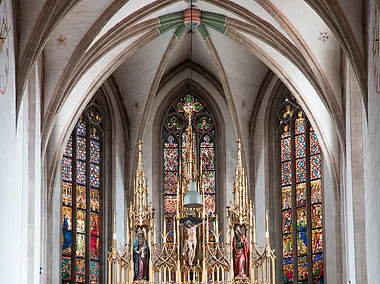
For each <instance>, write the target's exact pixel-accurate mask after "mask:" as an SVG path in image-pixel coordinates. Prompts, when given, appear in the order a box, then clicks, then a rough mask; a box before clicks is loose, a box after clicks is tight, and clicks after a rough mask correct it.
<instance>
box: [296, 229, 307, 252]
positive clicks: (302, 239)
mask: <svg viewBox="0 0 380 284" xmlns="http://www.w3.org/2000/svg"><path fill="white" fill-rule="evenodd" d="M307 244H308V242H307V232H306V231H301V232H298V233H297V249H298V256H300V255H306V254H307Z"/></svg>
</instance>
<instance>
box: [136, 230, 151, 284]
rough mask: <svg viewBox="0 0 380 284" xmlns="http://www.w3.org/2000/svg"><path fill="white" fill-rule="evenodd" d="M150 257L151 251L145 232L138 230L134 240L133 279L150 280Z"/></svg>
mask: <svg viewBox="0 0 380 284" xmlns="http://www.w3.org/2000/svg"><path fill="white" fill-rule="evenodd" d="M149 257H150V251H149V246H148V244H147V241H146V239H145V235H144V232H143V231H142V230H141V229H138V230H137V234H136V238H135V240H134V242H133V262H134V272H135V274H134V277H133V280H149V273H148V269H149Z"/></svg>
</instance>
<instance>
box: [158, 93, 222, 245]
mask: <svg viewBox="0 0 380 284" xmlns="http://www.w3.org/2000/svg"><path fill="white" fill-rule="evenodd" d="M189 102H190V103H192V105H193V106H194V108H196V115H195V117H194V118H193V119H192V123H193V130H194V136H193V139H194V143H193V144H194V151H193V153H194V156H195V153H196V158H197V165H198V167H197V168H198V170H199V171H200V170H201V171H200V172H201V175H202V186H203V190H204V193H205V212H206V213H207V214H208V215H210V224H209V228H213V227H214V225H215V220H214V215H215V210H216V205H215V188H216V172H215V159H216V157H215V147H216V145H215V137H216V136H215V134H216V130H215V129H216V126H215V120H214V118H213V115H212V113H211V112H210V111H209V109H208V107H207V106H206V105H205V104H204V103H201V102H200V101H199V100H198V99H197V98H195V97H194V96H192V95H187V96H184V97H183V98H181V99H180V100H178V101H176V102H175V103H174V104H172V105H171V106H170V107H169V110H168V111H167V114H166V116H165V119H164V123H163V132H162V133H163V140H162V141H163V166H164V167H163V169H164V174H163V188H164V217H165V218H166V231H167V232H169V240H171V241H172V240H173V239H172V238H173V234H172V232H173V220H174V215H175V213H176V208H177V189H178V185H179V178H180V175H181V173H183V171H184V163H183V161H184V159H185V149H184V145H185V142H186V126H187V124H188V120H187V118H186V117H185V113H184V108H185V107H186V103H189ZM210 234H211V235H210V238H211V239H212V238H214V236H213V235H212V233H210Z"/></svg>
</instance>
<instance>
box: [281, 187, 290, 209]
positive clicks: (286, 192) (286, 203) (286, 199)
mask: <svg viewBox="0 0 380 284" xmlns="http://www.w3.org/2000/svg"><path fill="white" fill-rule="evenodd" d="M291 207H292V187H291V186H289V187H283V188H282V209H283V210H284V209H289V208H291Z"/></svg>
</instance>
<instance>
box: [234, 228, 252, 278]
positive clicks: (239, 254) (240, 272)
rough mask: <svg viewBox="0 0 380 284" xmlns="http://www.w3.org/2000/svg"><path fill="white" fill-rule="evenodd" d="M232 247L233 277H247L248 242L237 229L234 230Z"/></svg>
mask: <svg viewBox="0 0 380 284" xmlns="http://www.w3.org/2000/svg"><path fill="white" fill-rule="evenodd" d="M232 246H233V258H234V275H235V277H249V255H250V252H249V242H248V239H247V238H246V237H245V236H244V235H243V234H242V233H241V232H240V229H239V228H236V229H235V235H234V238H233V240H232Z"/></svg>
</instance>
